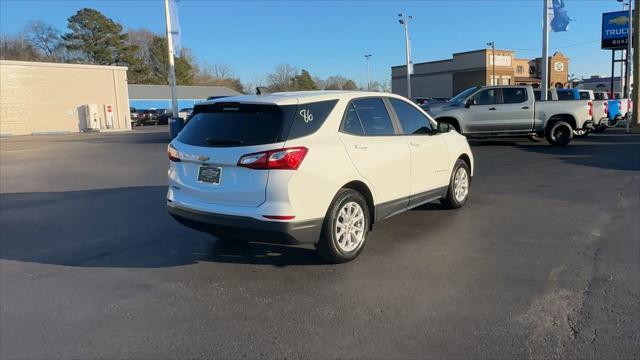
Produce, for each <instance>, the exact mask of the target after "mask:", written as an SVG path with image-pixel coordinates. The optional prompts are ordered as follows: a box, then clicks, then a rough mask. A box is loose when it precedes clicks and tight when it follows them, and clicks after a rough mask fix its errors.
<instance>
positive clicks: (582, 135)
mask: <svg viewBox="0 0 640 360" xmlns="http://www.w3.org/2000/svg"><path fill="white" fill-rule="evenodd" d="M590 132H591V131H589V129H582V130H574V131H573V137H575V138H580V139H584V138H586V137H587V136H589V133H590Z"/></svg>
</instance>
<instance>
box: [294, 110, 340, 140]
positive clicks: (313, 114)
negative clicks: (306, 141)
mask: <svg viewBox="0 0 640 360" xmlns="http://www.w3.org/2000/svg"><path fill="white" fill-rule="evenodd" d="M337 102H338V100H329V101H319V102H313V103H306V104H300V105H298V108H297V110H296V112H295V116H294V118H293V123H292V124H291V130H289V135H288V136H287V139H297V138H301V137H303V136H307V135H311V134H313V133H314V132H316V131H317V130H318V129H320V127H321V126H322V124H324V121H325V120H326V119H327V117H328V116H329V113H331V111H332V110H333V108H334V107H335V106H336V103H337Z"/></svg>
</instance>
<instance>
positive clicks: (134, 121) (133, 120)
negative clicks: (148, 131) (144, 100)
mask: <svg viewBox="0 0 640 360" xmlns="http://www.w3.org/2000/svg"><path fill="white" fill-rule="evenodd" d="M129 114H130V116H131V127H133V126H137V125H139V123H138V117H139V116H140V114H139V113H138V111H137V110H136V108H134V107H129Z"/></svg>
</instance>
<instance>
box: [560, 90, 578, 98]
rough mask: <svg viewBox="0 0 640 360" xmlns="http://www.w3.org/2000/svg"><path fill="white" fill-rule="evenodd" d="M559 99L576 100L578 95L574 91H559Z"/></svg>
mask: <svg viewBox="0 0 640 360" xmlns="http://www.w3.org/2000/svg"><path fill="white" fill-rule="evenodd" d="M557 93H558V100H576V96H575V94H574V93H573V92H572V91H558V92H557Z"/></svg>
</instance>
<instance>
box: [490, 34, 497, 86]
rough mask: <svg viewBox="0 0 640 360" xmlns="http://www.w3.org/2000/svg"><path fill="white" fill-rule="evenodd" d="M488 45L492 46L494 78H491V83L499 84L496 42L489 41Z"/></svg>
mask: <svg viewBox="0 0 640 360" xmlns="http://www.w3.org/2000/svg"><path fill="white" fill-rule="evenodd" d="M487 45H488V46H491V63H493V79H491V85H498V81H497V80H496V42H495V41H492V42H488V43H487Z"/></svg>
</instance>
